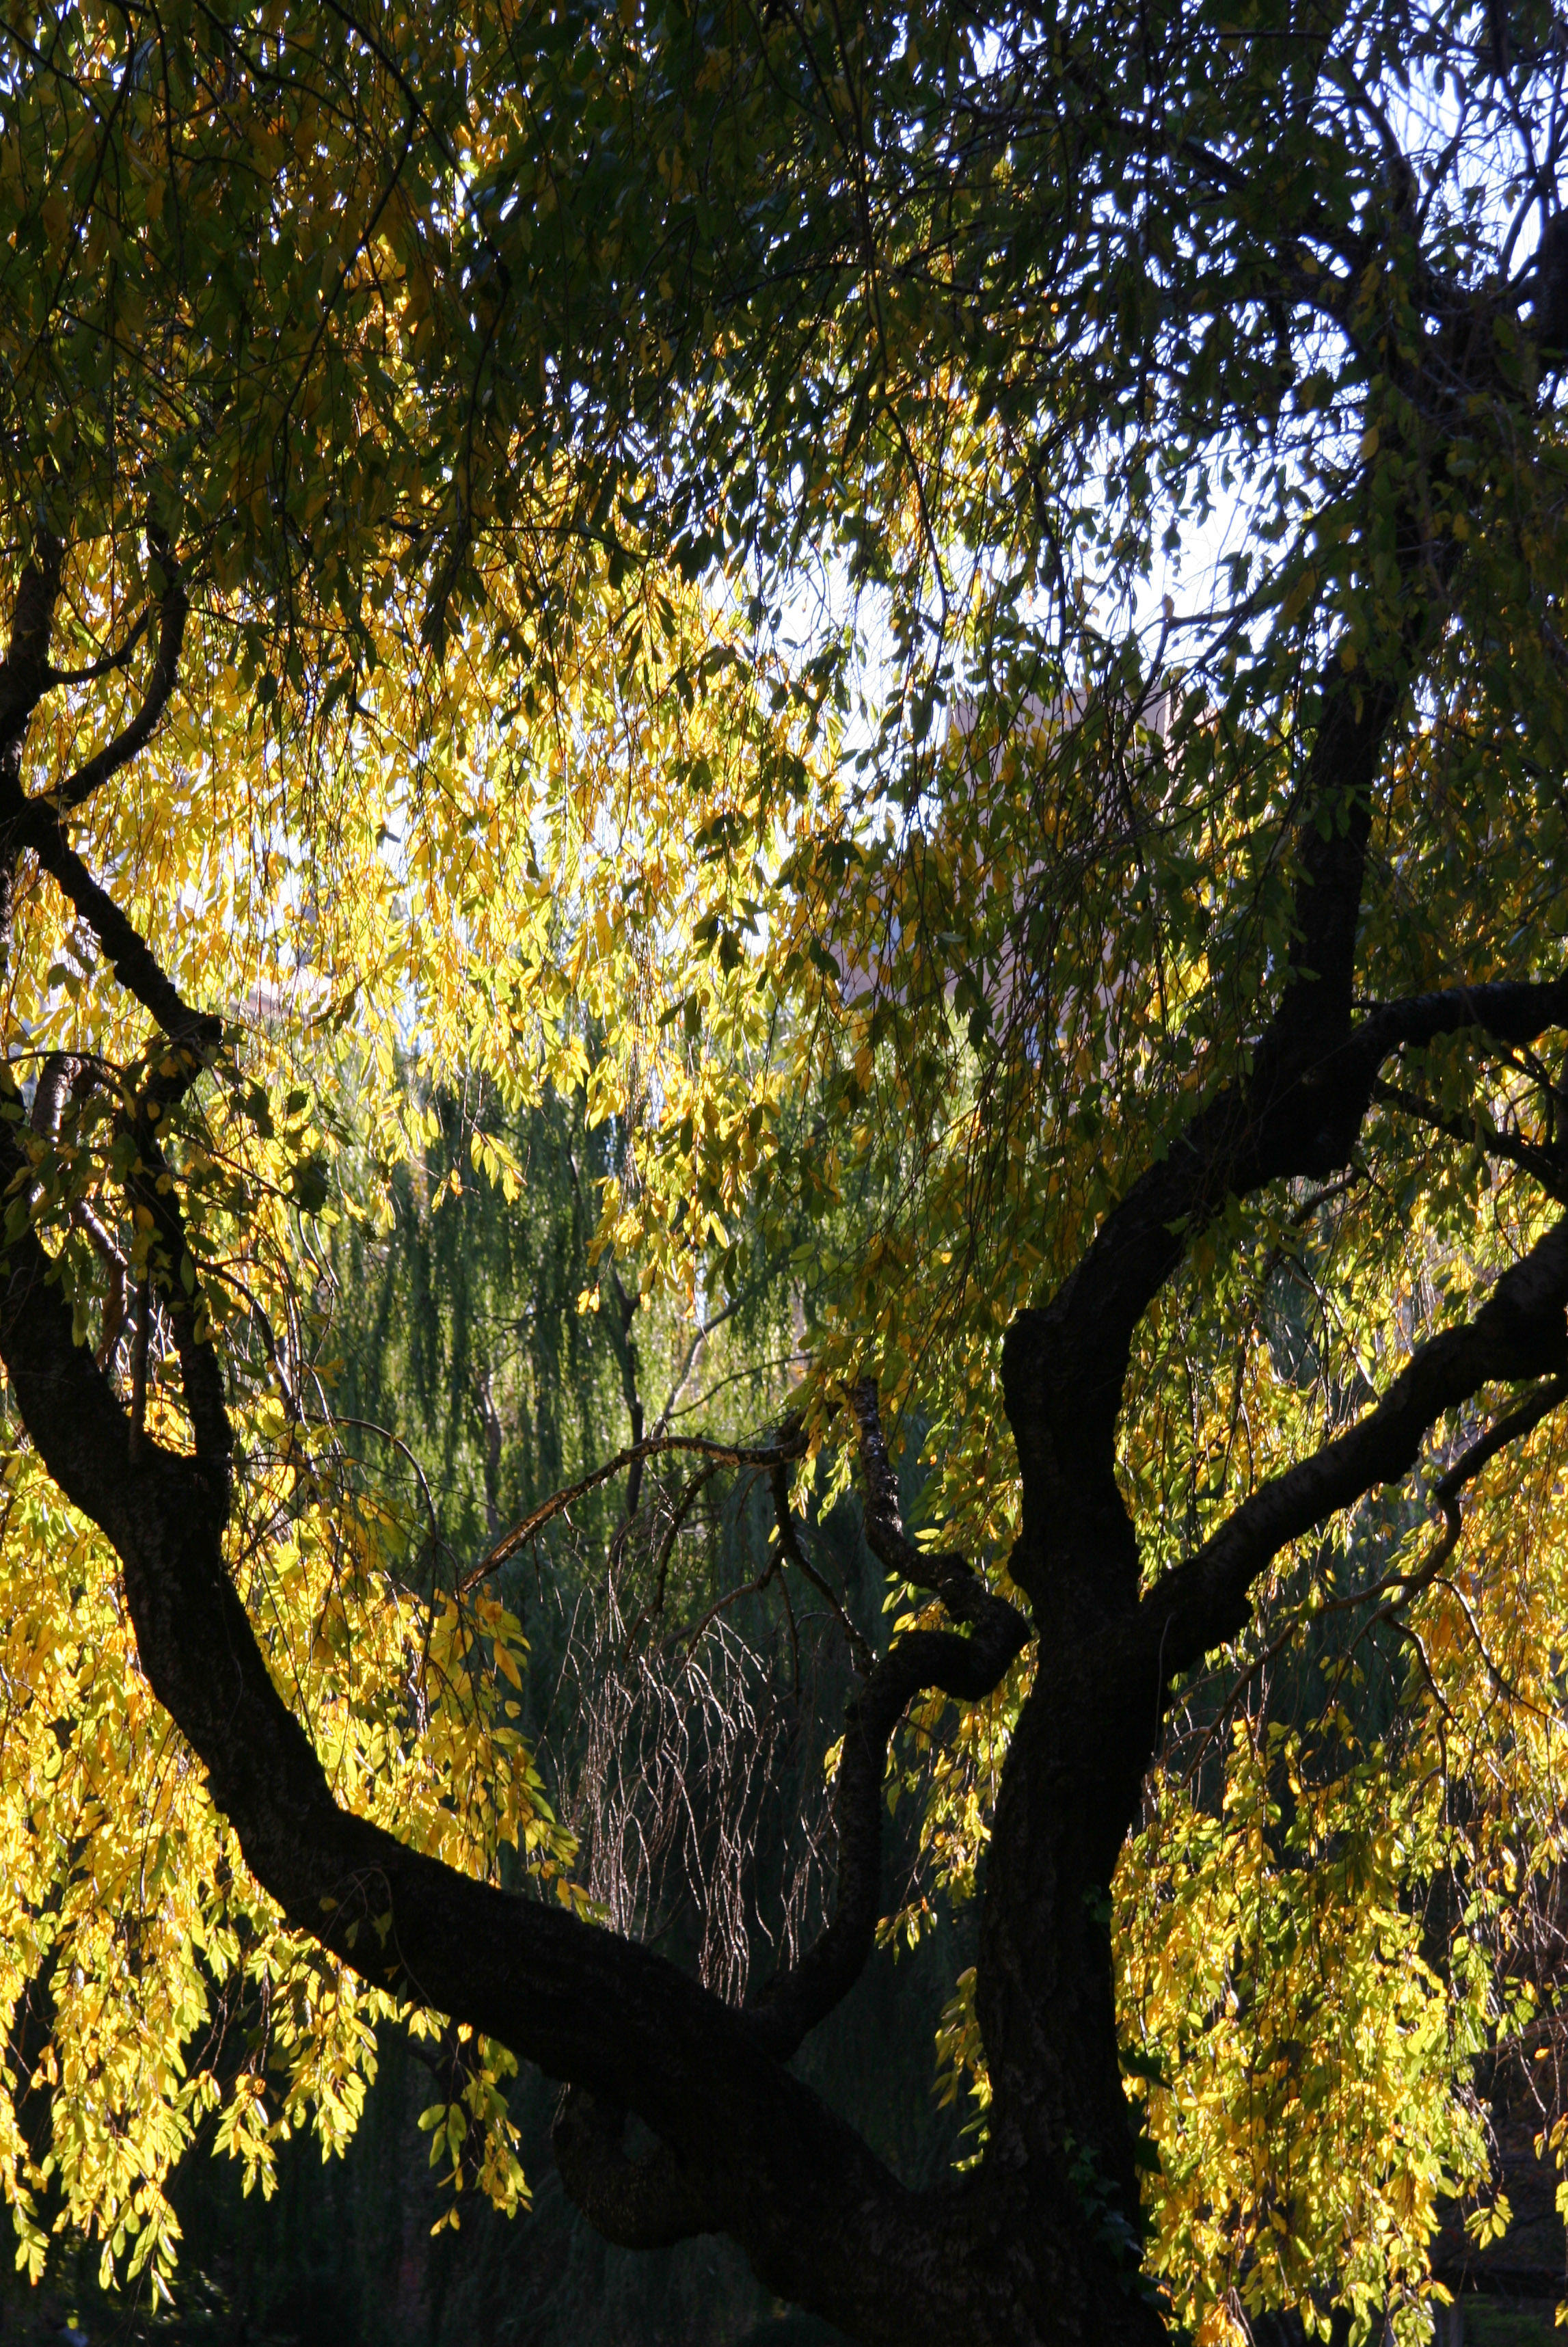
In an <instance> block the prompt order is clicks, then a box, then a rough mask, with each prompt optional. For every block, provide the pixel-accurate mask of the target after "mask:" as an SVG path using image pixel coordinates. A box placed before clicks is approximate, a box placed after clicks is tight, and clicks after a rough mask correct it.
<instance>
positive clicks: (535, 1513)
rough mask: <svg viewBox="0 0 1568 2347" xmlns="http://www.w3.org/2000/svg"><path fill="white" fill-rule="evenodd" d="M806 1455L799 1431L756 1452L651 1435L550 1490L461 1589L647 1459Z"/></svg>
mask: <svg viewBox="0 0 1568 2347" xmlns="http://www.w3.org/2000/svg"><path fill="white" fill-rule="evenodd" d="M670 1450H683V1451H686V1452H688V1453H692V1454H694V1455H695V1456H696V1457H697V1458H699V1459H712V1460H713V1462H714V1464H715V1465H717V1466H720V1467H773V1466H776V1465H777V1464H778V1463H779V1462H780V1461H781V1460H791V1459H799V1458H800V1457H801V1456H802V1455H803V1453H804V1450H805V1436H804V1433H802V1432H800V1431H799V1430H796V1431H795V1432H794V1433H793V1434H787V1435H784V1436H781V1438H780V1440H778V1441H777V1442H772V1443H765V1444H760V1445H757V1446H754V1447H752V1448H748V1447H747V1446H746V1445H745V1444H743V1443H733V1442H710V1441H708V1440H706V1439H705V1438H704V1437H703V1436H702V1435H700V1434H651V1435H649V1436H648V1437H647V1439H646V1440H644V1441H641V1442H634V1443H632V1444H631V1445H630V1447H629V1448H628V1449H627V1450H618V1451H617V1452H616V1454H615V1456H614V1458H613V1459H607V1460H605V1461H604V1464H603V1465H602V1466H600V1467H595V1468H592V1469H590V1470H589V1473H588V1474H586V1475H582V1476H579V1478H578V1481H576V1482H575V1483H569V1484H567V1485H566V1487H565V1488H564V1490H562V1491H552V1492H551V1494H550V1496H549V1498H548V1500H541V1501H539V1504H538V1507H537V1508H530V1509H529V1511H528V1514H527V1515H526V1516H525V1517H524V1518H523V1520H522V1522H521V1523H518V1524H514V1525H513V1526H512V1529H511V1531H510V1532H507V1533H506V1534H505V1535H504V1537H503V1538H502V1539H500V1540H498V1541H497V1542H496V1544H495V1546H494V1547H493V1548H492V1549H490V1550H489V1551H488V1552H487V1554H486V1555H485V1556H483V1557H482V1558H481V1559H480V1561H479V1563H477V1565H476V1566H475V1567H474V1570H473V1571H472V1573H468V1574H467V1575H466V1577H465V1579H464V1582H463V1587H464V1589H466V1590H467V1589H473V1588H474V1587H476V1586H477V1583H479V1582H481V1581H483V1580H484V1579H485V1577H486V1575H487V1573H495V1572H497V1570H498V1569H499V1567H500V1566H502V1565H503V1564H505V1563H506V1562H507V1558H508V1557H509V1556H515V1555H516V1554H517V1553H518V1549H520V1548H521V1547H523V1546H524V1544H525V1543H526V1542H528V1541H530V1540H532V1538H533V1537H534V1534H535V1533H536V1532H543V1530H544V1528H545V1526H546V1525H547V1524H548V1523H551V1522H553V1521H554V1520H555V1518H556V1517H557V1516H560V1515H564V1514H565V1513H566V1512H567V1510H568V1509H569V1508H570V1507H574V1506H575V1505H576V1503H577V1501H579V1500H580V1499H582V1498H584V1497H585V1496H586V1494H587V1493H588V1492H589V1491H597V1490H598V1488H599V1486H600V1483H608V1482H609V1481H610V1479H611V1478H612V1477H613V1476H616V1475H620V1474H621V1473H623V1472H624V1471H625V1470H626V1469H627V1468H628V1467H632V1468H637V1467H641V1465H642V1462H643V1461H644V1460H647V1459H655V1458H658V1457H659V1456H660V1455H661V1453H663V1452H665V1451H670Z"/></svg>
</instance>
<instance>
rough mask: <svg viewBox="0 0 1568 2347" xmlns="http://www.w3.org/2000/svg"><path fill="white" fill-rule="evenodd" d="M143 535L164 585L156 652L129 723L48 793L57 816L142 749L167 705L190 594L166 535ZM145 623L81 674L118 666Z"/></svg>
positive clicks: (52, 680)
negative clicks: (112, 653) (116, 649)
mask: <svg viewBox="0 0 1568 2347" xmlns="http://www.w3.org/2000/svg"><path fill="white" fill-rule="evenodd" d="M148 538H149V544H150V545H151V548H152V550H153V553H154V555H155V556H156V558H157V560H158V564H159V569H161V570H162V572H163V578H164V587H163V592H162V594H161V595H160V596H159V604H158V650H157V651H156V652H155V653H154V655H153V661H152V667H151V669H150V671H149V674H148V680H147V688H146V691H145V692H143V694H142V697H141V706H140V707H139V708H138V711H137V712H136V714H135V716H134V717H132V719H131V720H130V722H129V723H128V724H127V725H125V726H123V727H122V728H121V729H120V731H119V732H118V733H117V734H116V735H115V736H114V738H113V740H112V741H109V742H106V743H104V746H103V748H102V749H101V750H99V751H98V752H97V753H96V755H94V756H93V757H91V758H89V759H88V760H87V763H86V764H85V765H81V766H78V767H77V771H76V773H75V774H68V775H67V777H66V779H65V781H64V782H63V783H62V784H60V785H59V788H58V789H57V790H55V791H51V792H50V794H49V799H50V803H51V805H54V806H56V807H57V808H58V809H59V811H60V813H61V814H62V815H69V814H71V813H72V812H73V811H74V810H75V809H76V808H77V807H79V806H80V805H82V804H83V802H84V801H85V800H87V799H89V798H91V796H92V794H93V793H94V792H95V791H96V790H97V789H98V788H99V786H100V785H101V784H104V783H107V782H108V780H109V779H110V777H111V776H112V775H114V774H118V773H119V770H120V768H121V767H122V766H126V765H128V764H129V763H130V761H131V760H132V759H133V758H134V757H135V756H136V755H137V753H138V752H139V751H141V750H144V749H145V748H146V747H147V744H148V743H149V742H150V741H151V739H152V736H153V733H154V732H155V731H156V730H157V727H158V723H159V719H160V718H161V717H162V715H163V712H164V711H165V710H166V709H167V708H168V706H169V696H170V694H171V693H172V692H173V691H174V687H175V682H176V680H177V679H178V677H179V655H180V652H181V651H182V649H183V647H184V643H185V622H186V619H187V617H188V615H189V612H190V598H189V596H188V595H187V593H186V589H185V581H184V579H183V578H182V577H181V575H180V571H179V565H178V563H177V562H176V561H175V559H174V553H173V549H172V548H171V547H170V546H169V540H168V539H167V538H165V537H164V536H163V534H162V532H161V531H155V530H153V529H150V528H149V531H148ZM145 625H146V615H145V614H144V615H143V618H142V619H141V620H138V623H137V627H136V630H135V631H134V632H133V633H132V635H131V638H130V641H129V642H128V643H127V644H125V645H123V646H122V647H121V650H120V651H119V652H118V654H117V655H115V656H113V657H112V658H111V659H110V660H109V661H107V662H104V661H100V662H99V663H98V664H97V667H96V668H93V669H88V670H84V671H82V676H83V678H84V679H85V678H87V677H92V676H98V675H103V674H105V673H107V671H108V669H110V668H118V667H119V666H120V665H121V664H122V663H123V661H124V660H125V658H126V656H127V654H128V652H129V651H130V648H131V645H132V644H134V643H135V642H136V641H137V638H138V636H139V635H140V634H141V633H142V632H143V630H144V628H145ZM76 681H77V680H74V679H72V678H69V677H67V676H66V675H65V674H63V673H61V672H59V671H55V670H49V671H47V675H46V683H47V684H49V685H55V684H64V683H68V682H76Z"/></svg>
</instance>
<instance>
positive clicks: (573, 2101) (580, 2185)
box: [550, 2086, 717, 2250]
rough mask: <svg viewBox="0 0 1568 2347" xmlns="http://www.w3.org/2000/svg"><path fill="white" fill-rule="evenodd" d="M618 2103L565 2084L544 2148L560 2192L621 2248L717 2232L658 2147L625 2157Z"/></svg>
mask: <svg viewBox="0 0 1568 2347" xmlns="http://www.w3.org/2000/svg"><path fill="white" fill-rule="evenodd" d="M626 2116H627V2115H626V2111H625V2108H624V2106H621V2105H620V2104H617V2103H608V2102H605V2101H604V2100H602V2099H601V2097H600V2096H597V2095H591V2094H589V2093H588V2092H587V2091H586V2089H585V2088H583V2087H581V2086H569V2087H568V2088H567V2089H566V2091H565V2093H564V2094H563V2095H562V2096H561V2098H560V2101H559V2103H558V2104H557V2106H556V2114H555V2120H554V2124H553V2125H552V2127H551V2128H550V2146H551V2148H552V2149H553V2151H554V2153H555V2156H556V2166H557V2168H559V2170H560V2179H561V2182H562V2184H563V2185H564V2186H565V2187H566V2191H567V2197H568V2198H569V2200H570V2201H571V2202H572V2203H573V2205H574V2206H575V2207H576V2208H579V2209H581V2211H582V2213H583V2215H584V2216H585V2217H586V2218H587V2219H588V2221H589V2224H590V2225H591V2226H592V2227H593V2229H594V2230H595V2232H596V2233H600V2234H602V2235H603V2237H604V2239H606V2240H607V2241H613V2242H614V2243H615V2244H616V2246H617V2247H618V2248H620V2249H623V2250H667V2249H672V2248H673V2247H674V2245H675V2243H676V2242H677V2241H685V2240H690V2239H692V2235H693V2234H696V2233H712V2232H713V2231H715V2230H716V2229H717V2228H716V2226H715V2224H714V2220H713V2219H712V2216H711V2215H710V2213H709V2211H708V2209H707V2208H706V2207H705V2206H704V2204H703V2202H702V2198H701V2197H700V2195H699V2194H698V2193H697V2192H696V2190H695V2189H694V2188H693V2187H692V2182H691V2180H690V2178H688V2177H686V2176H685V2175H684V2174H683V2173H682V2169H681V2168H680V2167H679V2165H678V2164H677V2162H676V2161H675V2159H674V2157H672V2155H671V2153H670V2152H669V2151H668V2150H667V2149H666V2148H665V2147H664V2146H663V2145H662V2144H658V2145H655V2146H654V2147H653V2148H652V2149H651V2150H650V2151H645V2152H641V2153H640V2154H638V2155H637V2156H636V2157H630V2156H629V2155H628V2153H627V2152H626V2150H625V2148H624V2144H623V2139H624V2137H625V2134H626Z"/></svg>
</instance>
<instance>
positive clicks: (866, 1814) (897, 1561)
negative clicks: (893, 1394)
mask: <svg viewBox="0 0 1568 2347" xmlns="http://www.w3.org/2000/svg"><path fill="white" fill-rule="evenodd" d="M850 1399H851V1405H852V1407H853V1409H854V1411H855V1416H856V1423H857V1425H858V1428H859V1431H860V1463H861V1475H862V1480H863V1481H864V1484H865V1488H866V1542H867V1544H868V1546H869V1547H870V1549H871V1551H872V1553H873V1555H875V1556H876V1557H877V1558H878V1559H879V1561H880V1562H881V1563H883V1564H885V1565H886V1568H887V1570H888V1571H889V1572H890V1573H896V1574H897V1577H898V1578H899V1579H900V1580H903V1581H911V1582H913V1583H915V1584H916V1585H917V1587H919V1588H922V1589H928V1590H931V1591H933V1592H935V1594H938V1596H940V1598H941V1599H942V1602H943V1604H945V1605H946V1606H947V1608H948V1612H949V1613H950V1614H953V1615H954V1616H955V1618H956V1619H958V1621H960V1622H962V1623H964V1624H966V1625H967V1627H968V1633H969V1635H968V1636H967V1637H965V1636H960V1635H958V1632H956V1631H952V1630H912V1631H908V1632H907V1633H906V1634H905V1635H904V1636H903V1637H901V1638H896V1639H895V1640H894V1642H893V1644H892V1645H891V1646H890V1647H889V1648H888V1650H887V1652H886V1655H883V1657H882V1659H881V1661H880V1662H878V1663H876V1664H875V1665H873V1667H872V1668H871V1670H870V1671H869V1673H868V1675H867V1676H866V1678H865V1680H864V1682H863V1684H862V1685H861V1686H859V1687H857V1688H856V1691H855V1693H854V1694H853V1695H852V1696H850V1698H849V1702H848V1704H847V1705H846V1706H845V1719H844V1743H843V1747H842V1750H841V1754H840V1758H839V1763H838V1775H837V1778H836V1780H835V1785H834V1799H833V1816H834V1824H835V1829H836V1830H837V1836H838V1884H837V1895H836V1897H835V1902H834V1911H833V1916H832V1919H831V1921H830V1922H828V1923H827V1925H826V1927H825V1929H824V1931H823V1932H821V1934H820V1935H819V1937H818V1938H817V1939H816V1940H815V1942H813V1944H812V1945H811V1947H809V1948H808V1949H807V1950H806V1951H805V1952H804V1954H803V1955H802V1956H801V1957H800V1958H799V1960H798V1962H797V1963H794V1964H793V1965H792V1966H791V1967H790V1968H789V1970H788V1971H787V1972H783V1973H775V1974H774V1978H773V1979H772V1980H771V1981H769V1982H768V1983H766V1985H765V1986H764V1989H763V1991H762V1993H761V1995H760V1997H759V1998H758V2001H757V2004H756V2006H755V2007H754V2008H753V2009H754V2011H755V2012H756V2014H758V2016H759V2018H760V2019H761V2020H762V2021H763V2022H764V2024H765V2025H766V2029H767V2033H768V2044H769V2045H770V2046H771V2047H772V2048H773V2050H774V2052H775V2053H777V2054H778V2055H781V2056H784V2055H790V2054H793V2053H794V2050H795V2048H796V2046H798V2045H799V2044H800V2043H801V2040H802V2039H803V2038H804V2036H805V2035H806V2034H807V2032H808V2031H810V2030H812V2029H815V2027H816V2025H817V2024H818V2023H819V2022H820V2021H822V2020H823V2019H824V2018H825V2016H826V2015H827V2014H829V2013H831V2012H832V2011H833V2009H834V2007H835V2005H836V2004H840V2003H841V2002H842V2001H843V1999H844V1998H845V1996H846V1995H847V1994H848V1993H849V1991H850V1990H851V1989H852V1988H853V1987H854V1985H855V1983H856V1981H857V1980H858V1979H859V1977H860V1975H861V1973H863V1972H864V1970H865V1969H866V1963H867V1961H868V1959H869V1957H870V1955H871V1952H872V1950H873V1948H874V1947H875V1945H876V1925H877V1921H878V1919H879V1917H880V1914H881V1909H882V1810H883V1799H882V1796H883V1782H884V1779H885V1778H886V1771H887V1747H888V1743H889V1741H890V1739H891V1737H892V1735H893V1731H894V1729H895V1728H896V1727H897V1725H898V1722H899V1721H900V1719H902V1717H904V1713H905V1711H906V1710H907V1707H908V1706H909V1705H910V1704H911V1703H912V1702H913V1701H914V1699H915V1697H916V1696H917V1695H923V1694H925V1693H926V1692H927V1691H928V1690H929V1689H932V1688H935V1689H937V1690H938V1692H940V1693H941V1694H943V1695H947V1696H953V1697H954V1698H955V1699H956V1700H957V1701H958V1702H960V1703H983V1702H984V1701H985V1699H986V1697H987V1696H989V1695H991V1694H994V1692H995V1691H996V1689H997V1687H998V1686H999V1685H1000V1683H1001V1681H1002V1679H1003V1678H1004V1677H1005V1676H1006V1675H1007V1673H1008V1671H1009V1668H1010V1667H1011V1665H1012V1664H1013V1663H1014V1662H1015V1661H1016V1660H1017V1658H1018V1656H1019V1655H1020V1654H1021V1653H1022V1651H1023V1649H1024V1646H1025V1645H1027V1643H1028V1640H1029V1635H1030V1631H1029V1624H1028V1623H1027V1622H1026V1621H1025V1619H1024V1617H1023V1615H1022V1614H1020V1612H1019V1611H1018V1609H1017V1607H1016V1606H1013V1605H1009V1604H1008V1602H1007V1600H1006V1599H1005V1598H1003V1597H996V1596H993V1595H992V1594H991V1593H990V1592H989V1590H988V1589H987V1587H986V1585H985V1583H984V1582H983V1581H982V1580H981V1578H980V1576H979V1573H976V1572H975V1570H974V1568H973V1566H972V1565H971V1564H969V1563H968V1560H967V1559H966V1558H965V1557H963V1556H960V1555H958V1553H955V1552H952V1551H948V1552H947V1553H944V1554H942V1555H938V1556H928V1555H927V1554H926V1553H924V1552H923V1551H921V1550H919V1549H917V1548H916V1547H915V1545H914V1543H913V1542H911V1541H910V1540H909V1539H908V1538H907V1534H906V1533H905V1531H904V1524H903V1520H902V1518H901V1516H900V1514H899V1512H898V1487H897V1478H896V1476H895V1474H894V1471H893V1465H892V1461H891V1460H890V1458H889V1456H888V1451H887V1444H886V1437H885V1436H884V1434H883V1431H882V1421H881V1417H880V1414H879V1411H878V1407H877V1396H876V1384H875V1382H874V1381H873V1380H872V1379H870V1378H863V1379H862V1380H861V1382H860V1383H859V1384H858V1385H856V1387H855V1389H854V1390H853V1392H852V1394H851V1397H850Z"/></svg>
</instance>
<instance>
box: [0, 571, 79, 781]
mask: <svg viewBox="0 0 1568 2347" xmlns="http://www.w3.org/2000/svg"><path fill="white" fill-rule="evenodd" d="M65 555H66V549H65V548H64V546H63V545H62V544H61V542H60V540H59V539H58V538H52V537H50V536H49V535H48V534H47V533H45V534H44V535H43V536H41V537H40V538H39V540H38V544H37V547H36V550H35V552H34V555H33V559H32V560H31V561H30V562H28V563H27V564H26V566H25V567H24V569H23V572H22V576H21V578H20V579H19V580H18V581H17V584H16V603H15V610H13V612H12V614H11V641H10V643H9V645H8V646H7V647H6V651H5V659H4V661H0V794H5V795H9V794H10V792H11V791H12V790H14V789H19V788H20V785H21V774H22V743H23V742H24V740H25V739H26V732H27V727H28V725H29V723H31V722H32V716H33V712H34V710H35V709H36V707H37V706H38V703H39V702H40V701H41V700H42V698H43V696H44V694H45V693H46V692H47V691H48V687H49V679H50V673H51V671H50V669H49V630H50V627H51V625H52V623H53V620H54V616H55V605H56V601H57V600H58V599H59V593H60V570H61V566H62V565H63V563H64V561H65Z"/></svg>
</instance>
